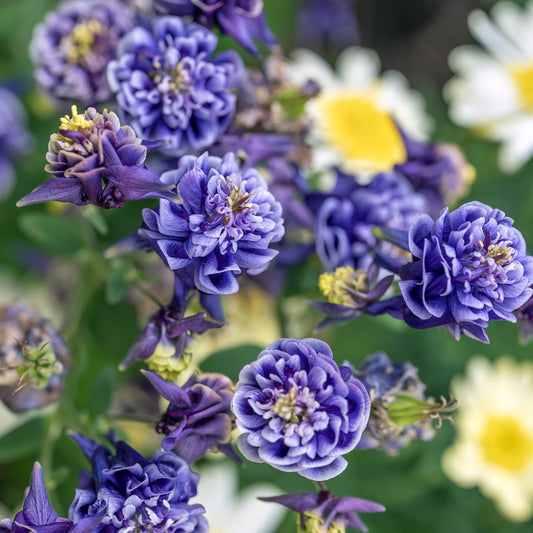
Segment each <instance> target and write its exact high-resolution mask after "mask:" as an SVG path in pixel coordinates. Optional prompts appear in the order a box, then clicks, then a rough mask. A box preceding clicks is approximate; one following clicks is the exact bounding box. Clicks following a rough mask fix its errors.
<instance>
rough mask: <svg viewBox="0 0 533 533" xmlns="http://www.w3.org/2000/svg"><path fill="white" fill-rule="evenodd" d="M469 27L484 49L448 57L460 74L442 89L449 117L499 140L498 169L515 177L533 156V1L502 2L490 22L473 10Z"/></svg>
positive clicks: (464, 50)
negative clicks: (514, 174)
mask: <svg viewBox="0 0 533 533" xmlns="http://www.w3.org/2000/svg"><path fill="white" fill-rule="evenodd" d="M468 25H469V27H470V31H471V32H472V35H473V36H474V37H475V38H476V40H477V41H478V42H479V43H480V44H481V45H483V46H484V47H485V49H486V50H482V49H480V48H479V47H478V46H475V45H468V46H461V47H459V48H456V49H455V50H454V51H453V52H452V53H451V54H450V57H449V63H450V68H451V69H452V70H453V71H454V72H455V73H456V74H457V77H456V78H453V79H452V80H450V81H449V82H448V83H447V84H446V86H445V88H444V96H445V98H446V99H447V100H448V101H449V103H450V117H451V118H452V120H453V121H455V122H456V123H457V124H460V125H462V126H466V127H469V128H472V129H473V130H475V131H477V132H478V133H479V134H480V135H483V136H486V137H488V138H490V139H494V140H497V141H501V143H502V146H501V148H500V151H499V154H498V158H499V164H500V167H501V169H502V170H504V171H505V172H515V171H516V170H518V169H519V168H520V167H521V166H523V165H524V163H526V161H528V160H529V159H530V158H531V157H532V156H533V2H532V1H530V2H529V3H528V4H527V5H526V6H525V7H520V6H518V5H516V4H515V3H512V2H501V3H499V4H496V5H495V6H494V7H493V8H492V10H491V12H490V17H489V16H488V15H487V14H486V13H484V12H483V11H479V10H478V11H474V12H472V13H471V14H470V15H469V17H468Z"/></svg>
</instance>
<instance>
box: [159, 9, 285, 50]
mask: <svg viewBox="0 0 533 533" xmlns="http://www.w3.org/2000/svg"><path fill="white" fill-rule="evenodd" d="M154 3H155V5H156V7H158V8H159V9H160V10H162V11H163V12H165V13H169V14H171V15H177V16H179V17H192V19H193V20H194V21H195V22H198V23H199V24H202V25H203V26H206V27H208V28H212V27H214V26H215V27H218V28H219V29H220V30H222V32H223V33H226V34H228V35H229V36H231V37H232V38H233V39H235V41H237V42H238V43H239V44H240V45H241V46H242V47H243V48H245V49H246V50H248V52H250V53H252V54H255V55H258V54H259V50H258V49H257V46H256V45H255V43H254V40H255V39H257V40H258V41H260V42H262V43H263V44H265V45H267V46H269V47H272V46H274V45H275V44H276V43H277V41H276V37H275V36H274V34H273V33H272V32H271V31H270V28H269V27H268V25H267V21H266V18H265V14H264V12H263V0H154Z"/></svg>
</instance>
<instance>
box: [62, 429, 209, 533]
mask: <svg viewBox="0 0 533 533" xmlns="http://www.w3.org/2000/svg"><path fill="white" fill-rule="evenodd" d="M73 438H74V440H75V441H76V442H77V443H78V445H79V446H80V448H81V449H82V451H83V453H84V455H85V457H86V458H87V460H88V461H90V463H91V466H92V476H90V475H87V474H86V473H85V474H84V475H82V476H81V477H80V485H81V487H80V488H79V489H76V496H75V497H74V501H73V502H72V505H71V506H70V509H69V518H70V520H72V521H73V522H74V523H75V524H78V523H79V522H80V521H82V520H84V519H86V518H87V517H90V516H94V515H95V514H103V517H102V520H101V522H100V523H99V524H98V526H97V527H95V528H94V529H93V530H92V531H95V532H102V533H103V532H106V533H107V532H111V531H123V532H125V531H137V532H139V533H147V532H148V531H150V532H153V533H163V532H164V533H207V531H208V526H207V521H206V520H205V518H204V516H203V513H204V512H205V511H204V508H203V507H202V506H201V505H199V504H189V503H188V501H189V498H191V497H193V496H195V495H196V485H197V484H198V478H199V476H198V475H197V474H194V473H193V472H191V470H190V468H189V465H188V464H187V462H186V461H185V460H183V459H182V458H181V457H178V456H177V455H176V454H174V453H172V452H163V451H157V452H156V453H155V455H154V457H153V459H151V460H150V459H147V458H145V457H143V456H142V455H140V454H139V453H138V452H137V451H135V450H134V449H133V448H131V447H130V446H128V445H127V444H126V443H125V442H122V441H118V442H116V443H114V446H115V448H116V454H115V455H113V454H112V453H111V451H110V450H109V449H108V448H106V447H105V446H102V445H101V444H98V443H96V442H94V441H93V440H91V439H87V438H85V437H82V436H81V435H73Z"/></svg>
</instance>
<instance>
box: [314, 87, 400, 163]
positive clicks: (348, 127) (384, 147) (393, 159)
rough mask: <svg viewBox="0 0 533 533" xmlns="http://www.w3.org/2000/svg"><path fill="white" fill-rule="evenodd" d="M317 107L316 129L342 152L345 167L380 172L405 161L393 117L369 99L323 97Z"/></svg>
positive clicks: (350, 96)
mask: <svg viewBox="0 0 533 533" xmlns="http://www.w3.org/2000/svg"><path fill="white" fill-rule="evenodd" d="M315 105H316V106H317V110H318V112H319V120H317V121H316V127H318V128H320V129H321V130H322V132H323V134H324V136H325V138H326V142H328V144H330V145H331V146H332V147H333V148H336V149H337V150H338V151H339V152H340V154H341V156H342V157H343V159H344V160H345V161H344V163H345V164H344V166H346V167H349V168H352V169H354V170H358V169H359V170H366V171H372V172H379V171H385V170H390V169H391V168H392V167H393V166H394V165H395V164H397V163H403V162H404V161H405V159H406V157H407V154H406V151H405V146H404V143H403V140H402V137H401V135H400V133H399V131H398V128H397V127H396V125H395V124H394V121H393V120H392V117H391V116H390V114H389V113H387V112H386V111H384V110H382V109H380V108H379V107H378V106H377V105H376V103H375V102H374V101H373V100H372V99H371V98H370V97H369V96H364V95H359V94H352V93H347V92H345V93H341V94H329V95H328V94H324V95H323V96H318V97H317V98H316V100H315Z"/></svg>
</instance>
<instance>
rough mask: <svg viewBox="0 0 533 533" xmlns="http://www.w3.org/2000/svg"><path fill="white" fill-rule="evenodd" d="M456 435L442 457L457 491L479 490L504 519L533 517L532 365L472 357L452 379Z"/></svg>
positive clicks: (504, 359)
mask: <svg viewBox="0 0 533 533" xmlns="http://www.w3.org/2000/svg"><path fill="white" fill-rule="evenodd" d="M452 391H453V394H454V396H455V397H456V398H457V399H458V400H459V404H460V409H459V411H458V414H457V417H456V418H455V422H456V423H455V427H456V429H457V435H456V439H455V441H454V443H453V444H452V446H451V447H450V448H448V450H446V452H445V453H444V456H443V458H442V467H443V469H444V472H445V473H446V474H447V475H448V476H449V477H450V478H451V479H452V480H453V481H455V482H456V483H457V484H458V485H460V486H462V487H473V486H478V487H479V489H480V490H481V492H482V493H483V494H484V495H485V496H486V497H487V498H490V499H492V500H493V501H494V503H495V504H496V506H497V508H498V510H499V511H500V513H502V514H503V515H504V516H505V517H506V518H507V519H509V520H513V521H517V522H525V521H526V520H529V519H530V518H531V517H532V516H533V485H532V484H531V480H532V479H533V425H532V420H531V410H532V409H533V365H532V364H531V362H529V361H528V362H522V363H519V362H517V361H513V360H512V359H510V358H507V357H506V358H501V359H498V360H497V361H496V362H494V363H492V362H490V361H488V360H487V359H485V358H482V357H476V358H474V359H472V360H471V361H470V363H469V364H468V368H467V371H466V376H464V377H457V378H454V380H453V381H452Z"/></svg>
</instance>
